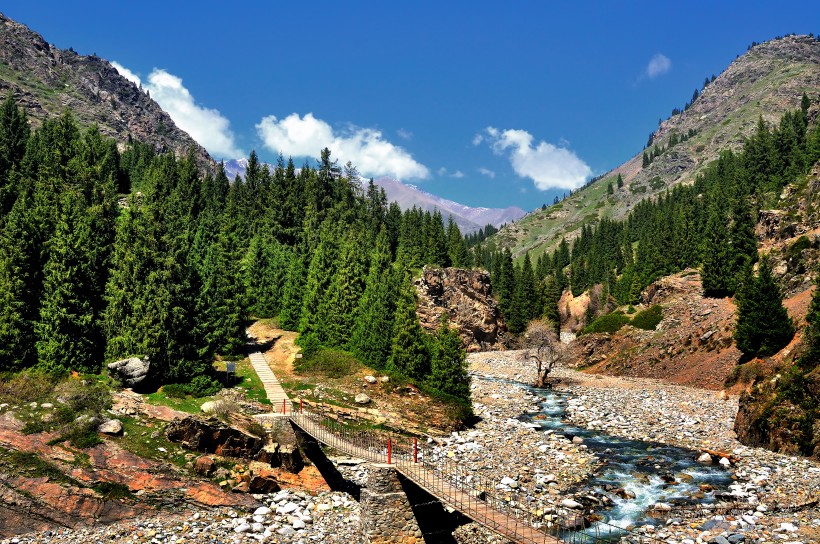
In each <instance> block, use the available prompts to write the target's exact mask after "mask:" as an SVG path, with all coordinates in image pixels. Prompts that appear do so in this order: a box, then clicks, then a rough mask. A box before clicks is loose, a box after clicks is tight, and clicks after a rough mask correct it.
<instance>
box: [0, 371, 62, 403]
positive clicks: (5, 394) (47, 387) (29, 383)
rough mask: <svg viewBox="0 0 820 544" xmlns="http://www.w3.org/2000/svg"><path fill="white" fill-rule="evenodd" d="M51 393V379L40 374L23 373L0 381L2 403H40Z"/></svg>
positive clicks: (52, 382)
mask: <svg viewBox="0 0 820 544" xmlns="http://www.w3.org/2000/svg"><path fill="white" fill-rule="evenodd" d="M52 391H54V380H53V378H52V377H51V376H49V375H48V374H43V373H41V372H32V371H25V372H20V373H19V374H15V375H12V376H10V377H9V378H8V379H2V380H0V401H3V402H8V403H22V402H40V401H42V400H45V399H46V397H48V396H49V395H50V394H51V392H52Z"/></svg>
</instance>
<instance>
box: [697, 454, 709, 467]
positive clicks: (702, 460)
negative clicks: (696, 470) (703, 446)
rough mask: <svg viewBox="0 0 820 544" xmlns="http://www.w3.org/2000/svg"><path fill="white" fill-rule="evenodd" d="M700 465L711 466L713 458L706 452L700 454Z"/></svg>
mask: <svg viewBox="0 0 820 544" xmlns="http://www.w3.org/2000/svg"><path fill="white" fill-rule="evenodd" d="M698 463H703V464H704V465H711V464H712V456H711V455H709V454H708V453H706V452H703V453H701V454H700V457H698Z"/></svg>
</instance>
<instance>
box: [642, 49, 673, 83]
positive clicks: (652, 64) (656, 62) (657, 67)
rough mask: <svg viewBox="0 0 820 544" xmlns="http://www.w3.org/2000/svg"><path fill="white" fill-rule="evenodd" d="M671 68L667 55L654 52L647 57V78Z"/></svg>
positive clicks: (654, 76)
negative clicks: (649, 57)
mask: <svg viewBox="0 0 820 544" xmlns="http://www.w3.org/2000/svg"><path fill="white" fill-rule="evenodd" d="M671 69H672V61H671V60H669V57H667V56H666V55H662V54H660V53H656V54H655V55H653V56H652V58H651V59H649V64H647V65H646V76H647V77H648V78H649V79H654V78H656V77H658V76H662V75H663V74H665V73H666V72H668V71H669V70H671Z"/></svg>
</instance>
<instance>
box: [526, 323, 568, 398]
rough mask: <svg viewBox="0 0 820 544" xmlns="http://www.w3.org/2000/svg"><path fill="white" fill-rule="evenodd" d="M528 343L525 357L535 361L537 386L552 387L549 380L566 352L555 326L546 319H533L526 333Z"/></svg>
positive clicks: (535, 384)
mask: <svg viewBox="0 0 820 544" xmlns="http://www.w3.org/2000/svg"><path fill="white" fill-rule="evenodd" d="M524 338H525V339H526V341H527V344H528V345H529V346H530V347H529V348H528V349H527V350H526V351H525V352H524V358H525V359H527V360H533V361H535V365H536V367H535V368H536V376H535V383H534V384H533V385H534V386H535V387H552V383H551V382H550V380H549V375H550V372H552V369H553V367H554V366H555V364H556V363H557V362H558V361H559V360H560V359H561V357H562V356H563V354H564V350H563V346H562V344H561V341H560V339H559V338H558V334H557V333H556V332H555V327H554V326H553V324H552V323H550V322H549V321H546V320H537V321H531V322H530V324H529V325H528V326H527V331H526V333H525V334H524Z"/></svg>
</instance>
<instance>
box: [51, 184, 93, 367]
mask: <svg viewBox="0 0 820 544" xmlns="http://www.w3.org/2000/svg"><path fill="white" fill-rule="evenodd" d="M83 208H84V206H83V203H82V200H81V199H80V198H79V196H78V195H76V194H74V193H73V192H71V191H69V192H66V193H64V194H63V195H62V197H61V199H60V212H59V222H58V223H57V230H56V232H55V234H54V237H53V238H52V239H51V240H50V242H49V246H50V256H49V260H48V262H47V263H46V266H45V270H44V283H43V299H42V302H41V304H40V319H39V321H38V322H37V324H36V325H35V333H36V335H37V355H38V359H39V364H40V366H41V367H42V368H44V369H46V370H49V371H52V372H57V373H64V372H67V371H69V370H80V371H83V372H97V371H98V370H99V365H100V362H101V353H100V351H99V346H97V345H96V344H95V339H96V338H99V336H100V335H99V334H98V333H97V332H96V331H95V330H94V327H95V326H96V325H97V321H96V316H95V315H94V307H93V305H92V303H91V301H90V300H89V297H88V294H89V293H91V292H92V287H93V283H94V277H93V272H92V269H91V263H90V262H89V259H88V253H87V248H88V247H89V246H90V244H91V236H90V234H91V233H90V228H89V222H88V218H87V216H85V214H84V209H83Z"/></svg>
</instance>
